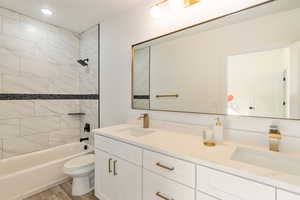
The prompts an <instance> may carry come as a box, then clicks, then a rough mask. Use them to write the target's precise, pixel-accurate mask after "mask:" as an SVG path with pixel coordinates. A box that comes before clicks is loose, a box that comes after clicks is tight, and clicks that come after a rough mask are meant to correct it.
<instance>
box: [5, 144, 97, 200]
mask: <svg viewBox="0 0 300 200" xmlns="http://www.w3.org/2000/svg"><path fill="white" fill-rule="evenodd" d="M92 151H93V149H88V150H84V148H83V144H80V143H72V144H66V145H62V146H59V147H55V148H51V149H47V150H44V151H39V152H34V153H30V154H26V155H22V156H17V157H13V158H9V159H5V160H1V161H0V200H20V199H23V198H26V197H28V196H31V195H32V194H35V193H38V192H41V191H43V190H46V189H48V188H49V187H52V186H54V185H56V184H58V183H61V182H63V181H65V180H66V179H67V178H68V177H67V176H66V175H64V173H63V165H64V163H65V162H66V161H68V160H70V159H72V158H74V157H77V156H80V155H83V154H87V153H90V152H92Z"/></svg>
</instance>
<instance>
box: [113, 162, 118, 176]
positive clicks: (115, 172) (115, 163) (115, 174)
mask: <svg viewBox="0 0 300 200" xmlns="http://www.w3.org/2000/svg"><path fill="white" fill-rule="evenodd" d="M116 166H117V160H114V176H117V175H118V173H117V170H116Z"/></svg>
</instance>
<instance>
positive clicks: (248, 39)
mask: <svg viewBox="0 0 300 200" xmlns="http://www.w3.org/2000/svg"><path fill="white" fill-rule="evenodd" d="M299 19H300V1H299V0H289V1H285V0H277V1H270V2H268V3H265V4H261V5H259V6H254V7H252V8H249V9H245V10H243V11H239V12H236V13H234V14H230V15H227V16H225V17H219V18H217V19H214V20H210V21H208V22H205V23H201V24H199V25H196V26H192V27H189V28H186V29H184V30H181V31H177V32H174V33H170V34H167V35H164V36H161V37H158V38H155V39H152V40H148V41H146V42H142V43H139V44H136V45H133V46H132V50H133V58H132V107H133V108H134V109H143V110H161V111H178V112H191V113H205V114H220V115H239V116H255V117H270V118H287V119H300V77H299V76H300V23H299Z"/></svg>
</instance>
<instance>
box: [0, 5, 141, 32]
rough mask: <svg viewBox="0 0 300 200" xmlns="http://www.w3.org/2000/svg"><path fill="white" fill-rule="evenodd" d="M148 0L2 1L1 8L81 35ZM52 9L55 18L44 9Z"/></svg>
mask: <svg viewBox="0 0 300 200" xmlns="http://www.w3.org/2000/svg"><path fill="white" fill-rule="evenodd" d="M143 1H144V0H0V7H4V8H8V9H11V10H15V11H17V12H19V13H22V14H25V15H27V16H31V17H33V18H35V19H39V20H42V21H45V22H48V23H51V24H54V25H57V26H61V27H64V28H67V29H69V30H71V31H74V32H77V33H80V32H83V31H85V30H86V29H88V28H89V27H91V26H93V25H95V24H97V23H99V22H100V21H102V20H103V19H105V18H107V17H109V16H112V15H116V14H118V13H120V12H122V11H125V10H128V9H129V8H131V7H134V6H137V5H138V4H139V3H142V2H143ZM42 8H48V9H50V10H51V11H53V15H52V16H45V15H43V14H42V13H41V11H40V9H42Z"/></svg>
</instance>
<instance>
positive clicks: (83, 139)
mask: <svg viewBox="0 0 300 200" xmlns="http://www.w3.org/2000/svg"><path fill="white" fill-rule="evenodd" d="M85 140H86V141H89V138H80V142H83V141H85Z"/></svg>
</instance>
